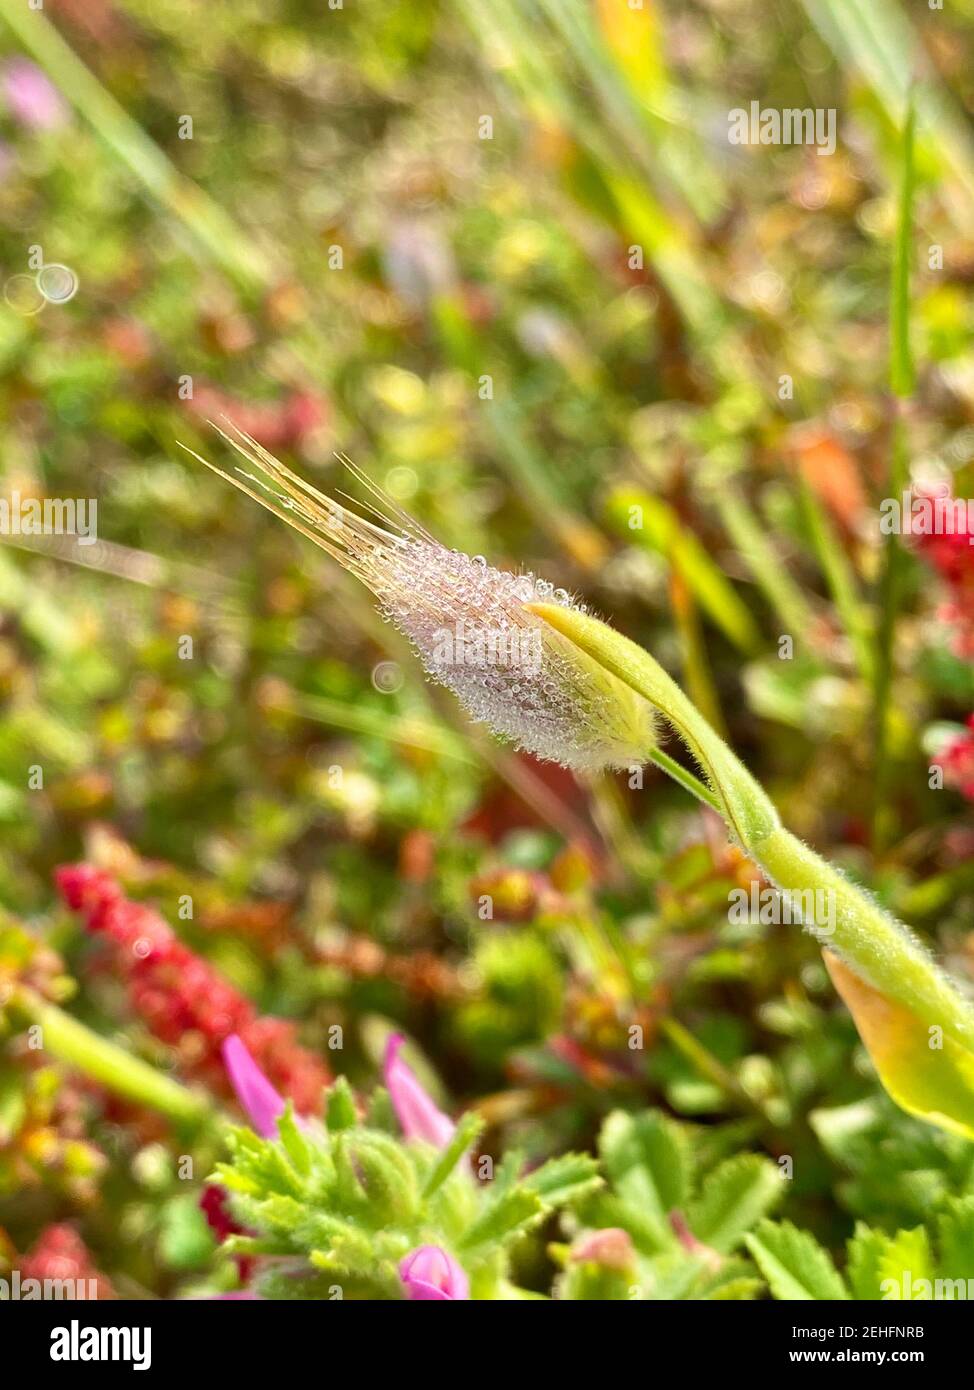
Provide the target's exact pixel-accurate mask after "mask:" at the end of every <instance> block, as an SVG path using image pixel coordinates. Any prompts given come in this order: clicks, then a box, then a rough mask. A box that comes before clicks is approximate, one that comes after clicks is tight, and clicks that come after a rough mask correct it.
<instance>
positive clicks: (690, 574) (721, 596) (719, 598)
mask: <svg viewBox="0 0 974 1390" xmlns="http://www.w3.org/2000/svg"><path fill="white" fill-rule="evenodd" d="M633 508H638V511H636V512H633V510H632V509H633ZM636 517H638V520H639V522H640V525H639V526H632V525H631V524H630V523H631V521H632V520H633V519H634V518H636ZM606 519H607V521H608V522H609V524H610V525H611V526H612V529H613V530H614V531H617V532H618V534H619V535H620V536H622V537H624V538H625V539H626V540H628V541H629V542H630V543H631V544H632V545H637V546H640V547H642V548H645V549H647V550H651V551H653V552H654V553H655V554H658V555H662V556H663V557H664V558H665V559H666V560H668V561H669V563H670V564H671V565H672V566H673V568H674V570H676V572H677V573H678V574H679V575H680V576H681V577H682V579H683V580H684V582H685V583H686V584H687V586H688V588H689V589H690V590H691V591H692V593H693V595H694V597H695V598H696V600H697V602H698V603H699V604H700V606H701V608H703V609H704V611H705V612H706V613H707V614H708V616H709V617H710V618H712V619H713V621H714V622H715V623H716V624H717V626H718V627H719V628H720V630H721V631H722V632H723V633H724V635H725V637H727V638H728V640H729V641H731V642H733V644H734V646H735V647H737V648H738V649H739V650H740V651H742V652H744V653H745V654H746V655H749V656H750V655H753V654H754V653H755V652H757V651H758V650H760V647H761V634H760V632H759V631H758V627H757V624H756V623H755V621H754V619H753V617H752V616H751V611H750V609H749V608H748V607H747V604H746V603H744V601H743V599H741V597H740V596H739V595H738V593H737V592H736V590H735V589H734V586H733V585H732V584H731V582H730V580H729V579H728V578H727V576H726V575H725V574H724V572H723V570H722V569H721V568H720V566H719V565H717V564H716V563H715V562H714V561H713V560H712V559H711V557H710V555H709V554H708V553H707V551H706V549H705V548H704V546H703V545H702V544H701V542H700V541H699V540H698V539H697V537H696V536H695V535H694V534H693V532H692V531H689V530H688V529H687V528H686V527H685V526H684V525H683V524H682V522H681V521H680V518H679V517H678V516H677V514H676V512H675V511H674V510H673V508H672V507H671V506H670V505H669V504H668V503H667V502H664V501H663V499H662V498H659V497H654V496H653V495H652V493H648V492H645V491H644V490H643V489H642V488H635V487H629V486H622V487H618V488H614V489H613V491H612V492H611V493H610V495H609V498H608V501H607V504H606Z"/></svg>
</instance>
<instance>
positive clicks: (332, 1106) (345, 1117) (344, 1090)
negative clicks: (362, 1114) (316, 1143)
mask: <svg viewBox="0 0 974 1390" xmlns="http://www.w3.org/2000/svg"><path fill="white" fill-rule="evenodd" d="M356 1120H357V1116H356V1113H355V1097H354V1096H353V1094H352V1088H351V1086H350V1085H349V1084H348V1081H347V1080H346V1078H345V1077H344V1076H339V1077H337V1078H336V1079H335V1081H334V1082H333V1083H332V1085H331V1087H330V1089H329V1091H328V1099H327V1100H326V1102H325V1124H326V1125H327V1126H328V1128H329V1129H330V1130H332V1131H335V1132H337V1131H338V1130H340V1129H351V1128H352V1126H353V1125H354V1124H355V1123H356Z"/></svg>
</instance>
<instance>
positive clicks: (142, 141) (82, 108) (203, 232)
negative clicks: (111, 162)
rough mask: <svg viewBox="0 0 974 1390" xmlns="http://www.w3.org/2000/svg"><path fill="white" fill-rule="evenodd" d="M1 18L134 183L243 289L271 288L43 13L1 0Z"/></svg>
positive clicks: (243, 239)
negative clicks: (132, 178)
mask: <svg viewBox="0 0 974 1390" xmlns="http://www.w3.org/2000/svg"><path fill="white" fill-rule="evenodd" d="M0 16H2V17H3V19H4V20H5V21H6V23H7V24H8V25H9V27H10V28H11V29H12V30H13V32H14V34H15V35H16V36H17V38H18V40H19V41H20V42H21V43H22V44H23V46H24V47H25V48H26V49H27V50H28V52H29V53H30V54H31V55H32V57H33V58H34V59H35V60H36V61H37V63H39V64H40V66H41V67H42V68H43V69H44V70H45V72H46V73H47V75H48V77H50V79H51V80H52V82H53V83H54V84H55V86H56V87H57V88H58V89H59V91H60V92H61V93H62V94H63V95H64V97H65V98H66V99H67V100H68V101H70V102H72V103H73V104H74V106H75V108H76V109H77V110H78V111H79V112H80V114H81V115H82V116H83V117H84V118H85V120H86V121H87V122H88V123H89V125H90V126H91V127H92V129H93V130H94V131H95V132H96V133H97V134H98V135H99V136H100V137H101V139H102V140H104V142H105V144H106V145H108V146H109V147H110V148H111V149H112V150H113V151H114V153H115V154H116V155H118V157H119V158H120V159H121V160H122V162H123V163H124V164H125V165H126V166H127V167H128V169H129V170H130V172H131V173H132V174H133V175H134V176H135V178H136V179H137V180H138V181H139V183H141V184H142V185H143V187H144V188H145V189H146V190H147V191H148V192H149V193H150V194H151V195H152V197H154V198H155V199H156V200H157V202H159V203H160V204H161V205H162V206H163V207H164V208H165V209H166V210H167V211H168V212H170V213H171V214H172V215H173V216H174V217H176V218H178V219H179V221H181V222H182V223H183V224H184V225H185V226H186V227H188V228H189V230H190V231H191V232H192V233H193V235H194V236H195V237H196V239H197V240H198V242H199V243H200V244H201V245H202V246H203V247H204V248H205V249H206V251H207V252H208V254H209V255H210V256H211V257H212V259H213V260H214V261H215V262H216V264H217V265H219V266H220V267H221V268H222V269H223V270H224V271H225V272H226V273H227V275H229V276H230V278H231V279H232V280H234V281H235V282H236V284H237V285H239V286H240V287H241V288H242V289H244V290H248V291H251V292H252V291H254V290H259V289H264V288H267V287H269V286H270V285H273V284H274V282H275V278H276V277H275V274H274V272H273V269H272V267H271V264H270V262H269V261H268V260H267V259H266V258H265V257H264V255H263V254H262V253H261V252H260V251H259V250H258V249H257V247H256V246H255V245H254V244H253V242H252V241H251V240H250V238H249V237H248V236H247V235H246V234H245V233H244V232H243V230H242V229H241V228H240V227H239V226H238V225H237V224H236V223H235V222H234V221H233V219H232V218H231V217H230V216H229V215H228V214H227V212H226V211H225V210H224V209H223V208H222V207H221V206H220V204H219V203H217V202H215V201H214V200H213V199H212V198H210V197H209V195H208V194H206V193H204V192H203V190H202V189H201V188H200V187H198V185H197V184H195V183H193V182H192V180H191V179H188V178H186V177H185V176H184V175H182V174H180V173H179V171H178V170H177V169H176V168H175V167H174V166H173V164H171V163H170V161H169V160H168V159H167V158H166V156H165V155H164V154H163V152H162V151H161V150H160V149H159V147H158V145H156V144H155V143H154V142H153V141H152V140H150V138H149V137H148V136H147V135H146V134H145V132H144V131H143V130H142V128H141V126H139V125H138V124H137V122H135V121H133V120H132V118H131V116H129V115H128V113H127V112H126V111H125V110H124V109H123V108H122V107H121V106H120V105H119V104H118V102H117V101H116V100H115V98H114V97H113V96H112V95H111V94H110V93H109V92H107V91H106V90H105V88H104V87H103V86H102V84H101V83H100V82H99V81H98V79H97V77H95V75H94V74H93V73H92V72H91V71H90V70H89V69H88V68H87V67H86V66H85V64H84V63H83V62H82V61H81V59H80V58H78V57H77V55H76V54H75V53H74V51H73V50H72V49H71V48H70V47H69V46H68V44H66V43H65V41H64V39H62V38H61V35H60V34H59V33H58V31H57V30H56V29H55V28H54V26H53V24H51V23H50V22H49V21H48V19H47V18H46V17H45V15H44V14H43V12H42V11H40V10H39V9H31V8H30V7H29V6H28V5H27V4H26V3H24V0H0Z"/></svg>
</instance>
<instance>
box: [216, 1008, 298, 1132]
mask: <svg viewBox="0 0 974 1390" xmlns="http://www.w3.org/2000/svg"><path fill="white" fill-rule="evenodd" d="M221 1052H222V1054H223V1064H224V1066H225V1067H226V1069H227V1075H228V1076H229V1078H230V1084H231V1085H232V1086H233V1089H234V1091H235V1092H236V1093H237V1099H238V1100H239V1102H240V1104H241V1106H242V1107H243V1109H244V1110H246V1112H247V1115H248V1117H249V1119H250V1123H251V1124H252V1125H253V1127H254V1130H255V1131H256V1133H257V1134H259V1135H260V1136H261V1138H262V1139H273V1138H274V1137H275V1135H276V1134H277V1122H278V1120H279V1119H280V1118H281V1115H282V1114H283V1113H284V1097H283V1096H282V1095H280V1093H279V1092H277V1091H275V1089H274V1087H273V1086H272V1085H271V1083H270V1082H269V1081H268V1079H267V1077H266V1076H265V1075H264V1073H263V1072H262V1071H261V1069H260V1067H259V1066H258V1065H257V1063H256V1062H255V1061H254V1059H253V1057H251V1055H250V1053H249V1052H248V1051H247V1049H246V1047H245V1046H244V1044H243V1042H242V1041H241V1039H240V1038H239V1037H238V1036H237V1034H236V1033H231V1034H230V1036H229V1037H228V1038H226V1039H225V1040H224V1043H223V1046H222V1048H221Z"/></svg>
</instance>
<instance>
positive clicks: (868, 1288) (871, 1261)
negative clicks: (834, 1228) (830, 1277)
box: [846, 1221, 889, 1302]
mask: <svg viewBox="0 0 974 1390" xmlns="http://www.w3.org/2000/svg"><path fill="white" fill-rule="evenodd" d="M888 1244H889V1237H888V1236H887V1235H886V1234H885V1233H884V1232H883V1231H874V1230H873V1229H872V1227H871V1226H867V1225H866V1223H865V1222H864V1221H857V1222H856V1229H855V1232H854V1234H853V1236H852V1238H851V1240H850V1241H849V1242H848V1245H847V1246H846V1250H847V1254H848V1261H847V1264H846V1277H847V1278H848V1280H849V1285H850V1287H851V1289H852V1296H853V1298H855V1299H859V1300H860V1301H862V1302H876V1301H877V1300H878V1299H881V1298H882V1296H883V1290H882V1288H881V1287H880V1284H881V1279H880V1273H879V1262H880V1260H881V1258H882V1255H883V1251H884V1250H885V1249H886V1246H887V1245H888Z"/></svg>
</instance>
